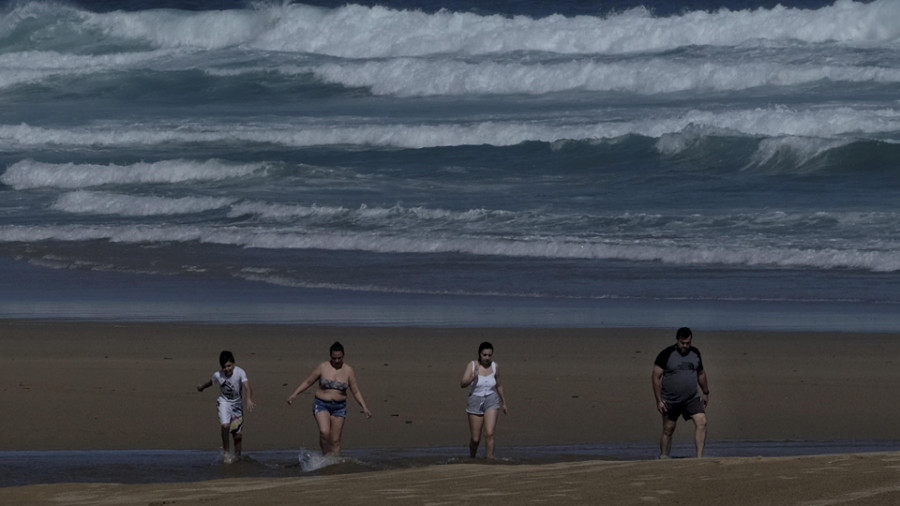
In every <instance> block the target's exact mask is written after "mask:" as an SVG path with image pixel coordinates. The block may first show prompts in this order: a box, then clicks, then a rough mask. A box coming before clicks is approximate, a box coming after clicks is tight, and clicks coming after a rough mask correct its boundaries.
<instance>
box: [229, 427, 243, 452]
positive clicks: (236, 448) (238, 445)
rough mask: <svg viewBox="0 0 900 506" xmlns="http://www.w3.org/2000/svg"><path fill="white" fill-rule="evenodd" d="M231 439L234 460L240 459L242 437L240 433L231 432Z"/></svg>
mask: <svg viewBox="0 0 900 506" xmlns="http://www.w3.org/2000/svg"><path fill="white" fill-rule="evenodd" d="M231 437H233V438H234V458H236V459H240V458H241V443H242V442H243V440H244V435H243V434H241V433H240V432H233V433H232V434H231Z"/></svg>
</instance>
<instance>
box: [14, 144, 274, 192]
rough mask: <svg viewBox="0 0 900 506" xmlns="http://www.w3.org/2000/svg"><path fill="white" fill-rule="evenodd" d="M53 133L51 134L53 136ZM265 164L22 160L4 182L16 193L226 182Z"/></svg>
mask: <svg viewBox="0 0 900 506" xmlns="http://www.w3.org/2000/svg"><path fill="white" fill-rule="evenodd" d="M51 132H52V131H47V133H49V134H50V135H53V134H52V133H51ZM265 169H266V165H265V164H263V163H250V164H240V165H235V164H229V163H226V162H223V161H220V160H206V161H191V160H162V161H159V162H152V163H145V162H141V163H136V164H132V165H114V164H109V165H96V164H77V163H61V164H58V163H45V162H38V161H35V160H21V161H19V162H16V163H14V164H12V165H10V166H9V167H8V168H7V169H6V171H5V172H4V173H3V175H2V176H0V183H3V184H5V185H8V186H11V187H13V188H15V189H16V190H26V189H31V188H68V189H75V188H89V187H94V186H104V185H127V184H149V183H184V182H190V181H222V180H227V179H234V178H241V177H246V176H250V175H254V174H260V173H263V172H264V171H265Z"/></svg>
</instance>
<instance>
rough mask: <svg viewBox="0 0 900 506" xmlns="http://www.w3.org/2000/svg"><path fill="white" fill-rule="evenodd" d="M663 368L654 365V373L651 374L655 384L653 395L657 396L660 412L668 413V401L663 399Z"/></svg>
mask: <svg viewBox="0 0 900 506" xmlns="http://www.w3.org/2000/svg"><path fill="white" fill-rule="evenodd" d="M663 372H664V371H663V368H662V367H660V366H658V365H654V366H653V373H652V374H651V375H650V382H651V383H652V384H653V396H654V397H655V398H656V410H657V411H659V412H660V414H663V415H664V414H666V403H665V402H663V400H662V375H663Z"/></svg>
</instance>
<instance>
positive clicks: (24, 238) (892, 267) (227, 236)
mask: <svg viewBox="0 0 900 506" xmlns="http://www.w3.org/2000/svg"><path fill="white" fill-rule="evenodd" d="M97 240H105V241H110V242H113V243H127V244H145V243H150V244H152V243H160V242H166V243H173V242H176V243H177V242H199V243H206V244H218V245H225V246H236V247H241V248H260V249H283V250H306V249H317V250H326V251H362V252H371V253H391V254H396V253H404V254H447V253H453V254H466V255H474V256H494V257H510V258H517V257H518V258H545V259H546V258H552V259H589V260H623V261H632V262H661V263H664V264H668V265H673V266H699V265H726V266H736V267H740V266H744V267H755V268H760V267H762V268H765V267H778V268H799V269H818V270H834V269H856V270H865V271H874V272H896V271H900V258H898V256H897V254H896V248H897V246H898V245H896V244H885V245H883V247H881V248H875V247H873V246H872V245H868V244H866V245H862V247H858V246H857V245H856V243H855V242H853V241H851V242H849V243H848V244H850V246H848V247H846V248H843V249H842V248H840V247H839V246H838V245H837V244H833V243H832V244H831V245H830V246H823V247H804V246H797V247H790V246H784V245H782V246H770V245H752V244H746V243H740V241H732V242H731V243H730V244H729V243H727V242H726V241H724V240H721V239H710V240H709V241H708V242H700V241H697V240H695V239H692V240H691V241H689V242H690V243H687V242H686V243H684V244H677V243H674V242H673V241H671V240H666V239H659V240H655V241H651V240H649V239H644V240H638V241H632V242H626V241H620V242H616V243H606V242H602V241H588V240H584V239H577V238H566V237H532V238H529V239H507V238H484V237H481V238H472V237H455V238H447V237H444V236H440V237H439V236H436V237H421V236H412V235H410V236H403V235H396V234H381V233H371V232H353V233H349V232H310V231H297V230H294V231H289V230H280V231H276V230H272V229H268V228H262V227H207V226H199V225H184V226H178V225H128V226H111V225H95V226H90V225H69V226H36V227H28V226H15V225H8V226H0V243H20V242H26V243H36V242H43V241H77V242H83V241H97Z"/></svg>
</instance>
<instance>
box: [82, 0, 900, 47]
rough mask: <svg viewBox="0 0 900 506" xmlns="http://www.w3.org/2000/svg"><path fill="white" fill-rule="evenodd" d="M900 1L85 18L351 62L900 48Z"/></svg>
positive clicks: (307, 9) (147, 32)
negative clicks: (581, 12) (787, 45)
mask: <svg viewBox="0 0 900 506" xmlns="http://www.w3.org/2000/svg"><path fill="white" fill-rule="evenodd" d="M898 17H900V5H898V4H897V3H896V2H894V1H892V0H876V1H875V2H872V3H857V2H852V1H848V0H839V1H838V2H836V3H835V4H834V5H832V6H829V7H824V8H821V9H818V10H804V9H792V8H785V7H781V6H778V7H775V8H772V9H757V10H754V11H728V10H720V11H716V12H706V11H694V12H688V13H685V14H682V15H678V16H672V17H655V16H653V15H652V14H650V13H649V12H648V11H647V10H645V9H642V8H638V9H632V10H629V11H626V12H623V13H618V14H611V15H608V16H605V17H599V16H577V17H565V16H561V15H552V16H547V17H543V18H537V19H536V18H530V17H526V16H514V17H506V16H500V15H492V16H481V15H477V14H472V13H461V12H450V11H439V12H435V13H425V12H422V11H413V10H394V9H390V8H386V7H380V6H375V7H365V6H360V5H345V6H342V7H339V8H335V9H326V8H320V7H312V6H308V5H302V4H283V5H280V6H263V7H259V8H257V9H255V10H239V11H238V10H231V11H203V12H190V13H189V12H182V11H143V12H136V13H135V12H128V13H126V12H112V13H106V14H90V15H84V18H85V21H84V23H85V24H86V25H87V26H91V27H96V28H97V29H99V30H102V32H103V33H106V34H108V35H109V36H112V37H117V38H122V39H138V40H141V41H147V42H149V43H150V44H152V45H153V46H155V47H181V46H188V47H201V48H204V49H215V48H225V47H235V46H243V47H251V48H255V49H260V50H265V51H287V52H299V53H318V54H327V55H332V56H341V57H350V58H377V57H396V56H417V55H427V54H446V53H460V54H491V53H507V52H513V51H542V52H552V53H561V54H596V53H630V52H648V51H664V50H670V49H673V48H678V47H685V46H695V45H723V46H735V45H739V44H742V43H746V42H748V41H759V40H777V41H800V42H807V43H819V42H828V41H839V42H842V43H851V44H867V45H871V44H883V43H889V44H892V43H895V42H897V41H898V39H900V26H898V25H897V23H894V22H893V20H894V19H897V18H898Z"/></svg>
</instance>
